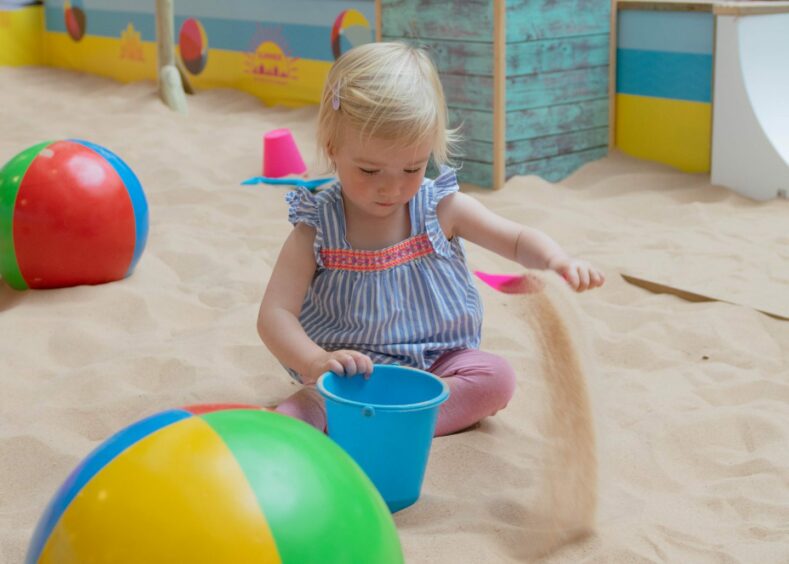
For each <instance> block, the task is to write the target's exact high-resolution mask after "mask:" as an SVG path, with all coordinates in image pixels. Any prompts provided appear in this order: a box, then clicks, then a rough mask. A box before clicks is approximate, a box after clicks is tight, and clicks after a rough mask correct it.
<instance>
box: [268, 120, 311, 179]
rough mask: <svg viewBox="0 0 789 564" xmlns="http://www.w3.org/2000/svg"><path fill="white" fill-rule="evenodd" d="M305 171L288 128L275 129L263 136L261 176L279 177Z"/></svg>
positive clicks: (305, 167)
mask: <svg viewBox="0 0 789 564" xmlns="http://www.w3.org/2000/svg"><path fill="white" fill-rule="evenodd" d="M306 171H307V166H306V165H305V164H304V160H303V159H302V158H301V153H299V148H298V147H297V146H296V141H294V140H293V134H292V133H291V132H290V129H275V130H274V131H269V132H268V133H266V134H265V135H264V136H263V176H268V177H269V178H280V177H282V176H287V175H289V174H303V173H304V172H306Z"/></svg>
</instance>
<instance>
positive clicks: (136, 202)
mask: <svg viewBox="0 0 789 564" xmlns="http://www.w3.org/2000/svg"><path fill="white" fill-rule="evenodd" d="M71 141H74V142H75V143H79V144H80V145H83V146H85V147H87V148H88V149H92V150H93V151H95V152H96V153H98V154H99V155H101V156H102V157H104V159H105V160H106V161H107V162H108V163H110V165H111V166H112V168H113V169H115V172H117V173H118V176H120V177H121V180H122V181H123V185H124V186H125V187H126V192H127V193H128V194H129V198H130V199H131V205H132V210H133V214H134V254H133V255H132V260H131V262H130V263H129V268H128V269H127V271H126V276H129V275H130V274H131V273H132V272H133V271H134V267H135V266H136V265H137V261H139V260H140V257H141V256H142V252H143V251H144V250H145V243H146V241H147V237H148V202H147V201H146V200H145V193H144V192H143V189H142V185H140V180H139V179H138V178H137V175H136V174H134V172H133V171H132V169H131V168H129V165H127V164H126V163H125V162H123V160H121V159H120V157H118V155H116V154H115V153H113V152H112V151H110V150H108V149H106V148H104V147H101V146H99V145H96V144H95V143H91V142H90V141H85V140H82V139H71Z"/></svg>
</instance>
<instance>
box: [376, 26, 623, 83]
mask: <svg viewBox="0 0 789 564" xmlns="http://www.w3.org/2000/svg"><path fill="white" fill-rule="evenodd" d="M403 39H404V38H402V37H394V36H384V37H383V40H384V41H398V40H403ZM408 41H410V42H412V43H414V44H417V45H420V46H422V47H424V48H425V49H426V50H427V51H428V52H429V53H430V56H431V58H432V59H433V61H434V62H435V63H436V68H438V72H440V73H442V74H463V75H477V76H493V44H492V43H476V42H469V41H448V40H443V39H435V40H419V39H410V40H408ZM608 43H609V38H608V34H600V35H589V36H585V37H571V38H565V39H545V40H541V41H529V42H521V43H511V44H509V45H507V76H515V75H521V74H534V73H539V72H555V71H560V70H568V69H578V68H585V67H597V66H602V65H607V64H608Z"/></svg>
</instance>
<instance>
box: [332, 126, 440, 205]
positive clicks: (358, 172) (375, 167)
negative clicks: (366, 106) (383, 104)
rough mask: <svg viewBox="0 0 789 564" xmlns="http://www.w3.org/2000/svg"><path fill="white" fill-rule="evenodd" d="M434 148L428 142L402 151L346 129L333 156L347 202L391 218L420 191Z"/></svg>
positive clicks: (381, 141)
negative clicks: (362, 137) (363, 137)
mask: <svg viewBox="0 0 789 564" xmlns="http://www.w3.org/2000/svg"><path fill="white" fill-rule="evenodd" d="M432 147H433V143H432V140H431V139H428V140H427V141H425V142H423V143H421V144H418V145H414V146H409V147H404V148H403V147H400V148H398V147H396V146H393V144H392V142H391V141H389V140H384V139H376V138H372V139H365V140H363V139H361V137H360V136H359V134H358V132H357V131H356V130H351V129H346V131H345V133H344V135H343V137H342V142H341V143H340V145H339V147H338V148H337V150H336V151H334V153H333V154H332V155H331V156H332V158H333V159H334V163H335V166H336V168H337V176H338V177H339V178H340V182H341V183H342V191H343V194H344V196H345V198H346V200H349V201H350V203H351V204H352V205H353V206H355V207H356V208H357V209H358V210H359V211H362V212H364V213H367V214H370V215H372V216H375V217H387V216H389V215H391V214H392V213H394V212H395V211H396V210H397V209H398V208H399V207H400V206H403V205H405V204H406V203H408V201H409V200H410V199H411V198H413V197H414V195H415V194H416V193H417V191H418V190H419V186H420V185H421V184H422V179H423V178H424V177H425V168H426V167H427V161H428V159H429V158H430V153H431V150H432Z"/></svg>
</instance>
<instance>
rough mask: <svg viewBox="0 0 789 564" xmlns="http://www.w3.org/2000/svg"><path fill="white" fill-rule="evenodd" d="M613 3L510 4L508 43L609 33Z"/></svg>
mask: <svg viewBox="0 0 789 564" xmlns="http://www.w3.org/2000/svg"><path fill="white" fill-rule="evenodd" d="M610 14H611V0H508V1H507V41H508V42H509V41H531V40H534V39H549V38H554V39H555V38H559V37H572V36H578V35H594V34H600V33H608V32H609V29H610V25H611V23H610V19H609V18H610Z"/></svg>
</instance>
